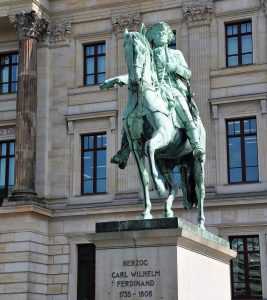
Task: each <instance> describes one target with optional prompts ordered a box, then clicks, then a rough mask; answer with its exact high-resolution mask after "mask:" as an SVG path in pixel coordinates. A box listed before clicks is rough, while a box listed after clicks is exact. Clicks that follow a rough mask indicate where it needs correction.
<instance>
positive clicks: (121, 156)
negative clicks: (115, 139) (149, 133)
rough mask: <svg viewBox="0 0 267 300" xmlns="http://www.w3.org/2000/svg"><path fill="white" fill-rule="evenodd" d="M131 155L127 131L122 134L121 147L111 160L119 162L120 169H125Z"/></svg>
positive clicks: (115, 162) (114, 162)
mask: <svg viewBox="0 0 267 300" xmlns="http://www.w3.org/2000/svg"><path fill="white" fill-rule="evenodd" d="M129 155H130V147H129V143H128V140H127V137H126V134H125V132H123V134H122V139H121V149H120V150H119V151H118V152H117V153H116V154H115V155H114V156H113V157H112V158H111V160H110V162H111V163H113V164H118V165H119V168H120V169H125V167H126V165H127V161H128V158H129Z"/></svg>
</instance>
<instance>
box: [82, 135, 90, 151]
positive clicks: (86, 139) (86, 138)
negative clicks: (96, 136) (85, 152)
mask: <svg viewBox="0 0 267 300" xmlns="http://www.w3.org/2000/svg"><path fill="white" fill-rule="evenodd" d="M88 148H89V136H84V137H83V149H88Z"/></svg>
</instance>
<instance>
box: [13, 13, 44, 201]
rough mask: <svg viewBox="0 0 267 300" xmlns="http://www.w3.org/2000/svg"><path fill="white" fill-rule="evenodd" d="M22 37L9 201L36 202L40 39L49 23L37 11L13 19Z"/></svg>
mask: <svg viewBox="0 0 267 300" xmlns="http://www.w3.org/2000/svg"><path fill="white" fill-rule="evenodd" d="M11 22H13V23H14V25H15V27H16V29H17V32H18V35H19V73H18V93H17V113H16V162H15V185H14V191H13V193H12V195H11V197H9V201H20V200H22V201H29V200H37V195H36V192H35V165H36V159H35V157H36V110H37V39H38V38H39V37H41V36H42V35H44V34H45V33H46V30H47V26H48V22H47V21H45V20H44V19H41V18H40V17H39V16H38V15H37V14H36V12H35V11H31V12H28V13H26V12H21V13H19V14H17V15H16V16H15V18H13V20H11Z"/></svg>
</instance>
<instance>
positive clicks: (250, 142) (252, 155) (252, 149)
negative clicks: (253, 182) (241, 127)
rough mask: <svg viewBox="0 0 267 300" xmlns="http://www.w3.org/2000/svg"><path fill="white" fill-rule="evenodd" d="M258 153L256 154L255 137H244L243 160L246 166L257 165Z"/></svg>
mask: <svg viewBox="0 0 267 300" xmlns="http://www.w3.org/2000/svg"><path fill="white" fill-rule="evenodd" d="M257 156H258V154H257V138H256V136H246V137H245V162H246V166H247V167H250V166H257V165H258V157H257Z"/></svg>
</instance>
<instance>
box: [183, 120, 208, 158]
mask: <svg viewBox="0 0 267 300" xmlns="http://www.w3.org/2000/svg"><path fill="white" fill-rule="evenodd" d="M186 125H187V126H186V135H187V137H188V140H189V143H190V145H191V147H192V149H193V156H194V157H202V156H203V155H204V154H205V149H204V148H203V147H202V146H201V144H200V141H199V140H200V138H199V134H198V131H197V128H196V126H195V124H194V122H193V121H191V122H188V123H187V124H186Z"/></svg>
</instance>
